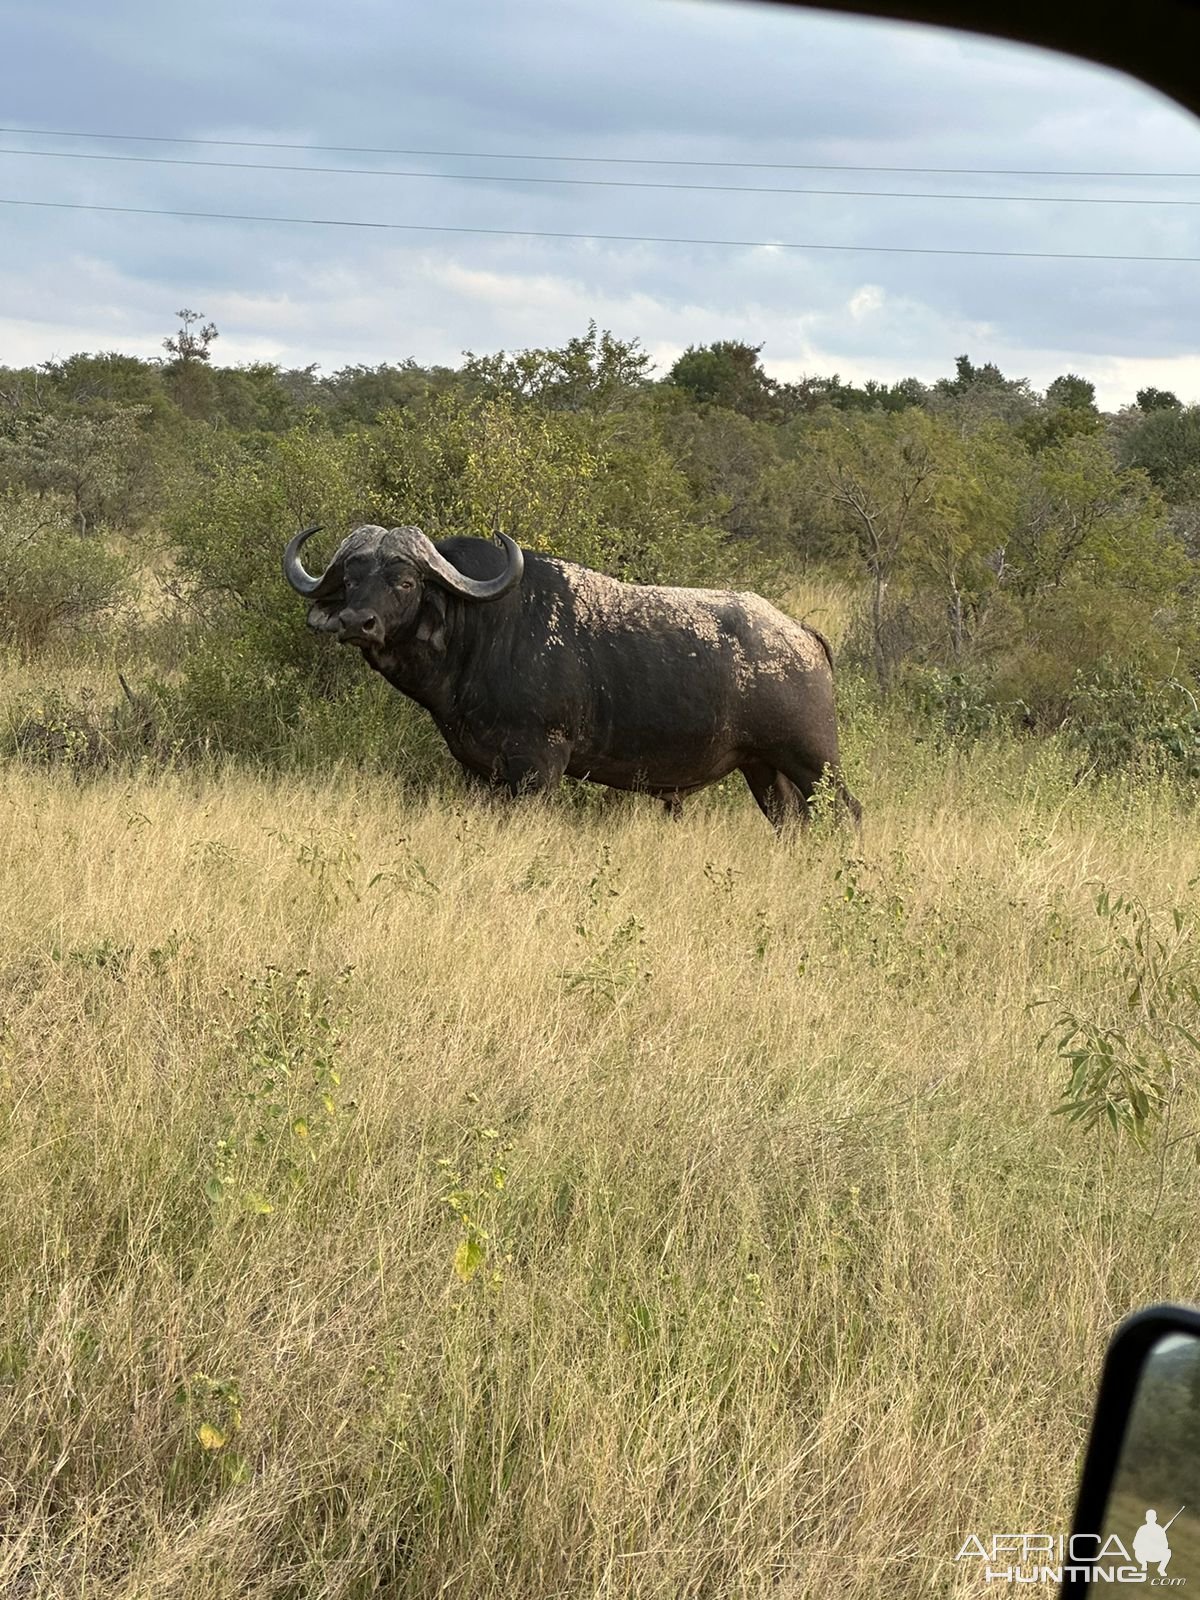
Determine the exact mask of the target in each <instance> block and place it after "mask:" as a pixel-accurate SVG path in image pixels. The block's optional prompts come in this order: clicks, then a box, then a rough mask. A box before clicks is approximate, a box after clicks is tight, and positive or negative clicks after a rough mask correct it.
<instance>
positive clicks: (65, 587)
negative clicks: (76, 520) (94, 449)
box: [0, 493, 131, 655]
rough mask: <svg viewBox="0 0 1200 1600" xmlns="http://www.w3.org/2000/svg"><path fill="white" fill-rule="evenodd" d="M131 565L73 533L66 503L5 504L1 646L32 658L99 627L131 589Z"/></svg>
mask: <svg viewBox="0 0 1200 1600" xmlns="http://www.w3.org/2000/svg"><path fill="white" fill-rule="evenodd" d="M130 576H131V575H130V571H129V568H128V565H127V564H126V563H125V562H123V561H122V560H121V559H120V558H119V557H118V556H115V555H113V554H112V553H111V552H109V551H107V550H106V549H104V547H103V545H101V544H99V543H98V542H97V541H96V540H94V539H89V538H85V537H84V536H83V535H81V534H80V533H79V532H78V531H77V529H76V528H75V527H74V526H73V517H72V512H71V507H70V506H69V505H68V504H67V503H66V502H64V501H63V500H62V499H60V498H58V497H54V496H48V495H43V496H40V497H35V496H33V495H29V494H14V493H9V494H7V495H3V496H0V643H2V644H7V645H9V646H11V647H14V648H15V649H16V650H17V651H19V652H20V653H21V654H23V655H31V654H33V653H35V652H36V651H38V650H40V649H41V648H42V647H43V646H45V645H46V644H48V643H49V642H50V641H51V640H52V639H53V638H54V637H55V636H56V635H58V634H59V633H61V632H63V631H64V630H66V629H69V628H72V627H77V626H80V625H81V624H83V623H94V622H95V621H96V620H97V618H99V617H101V616H103V615H104V614H105V613H106V612H109V611H112V610H113V609H114V608H115V607H116V606H117V605H118V604H119V603H120V602H121V600H122V599H124V598H125V596H126V594H127V593H128V591H129V588H130Z"/></svg>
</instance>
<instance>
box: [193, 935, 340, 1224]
mask: <svg viewBox="0 0 1200 1600" xmlns="http://www.w3.org/2000/svg"><path fill="white" fill-rule="evenodd" d="M350 970H351V969H349V968H347V969H345V971H343V972H342V974H341V975H340V976H339V978H338V979H337V986H338V987H344V986H345V984H346V983H348V981H349V978H350ZM247 989H248V998H249V1001H250V1014H249V1016H248V1017H247V1019H246V1020H245V1022H243V1024H242V1025H241V1027H240V1028H239V1029H238V1030H237V1032H236V1034H235V1035H234V1038H233V1041H232V1049H233V1052H234V1055H235V1058H236V1059H237V1061H238V1063H239V1064H240V1066H241V1069H242V1081H243V1083H244V1087H243V1088H242V1089H241V1090H240V1091H239V1094H238V1096H237V1099H238V1101H239V1102H240V1109H239V1110H238V1112H237V1113H236V1114H235V1115H234V1117H233V1118H232V1119H231V1124H230V1126H229V1127H228V1128H227V1129H226V1131H225V1132H224V1133H223V1134H222V1135H220V1136H219V1137H218V1138H217V1139H216V1140H215V1141H214V1143H213V1155H212V1163H211V1169H210V1174H209V1177H208V1179H207V1181H206V1183H205V1193H206V1195H207V1196H208V1199H209V1200H210V1201H211V1202H212V1203H213V1205H216V1206H221V1205H224V1204H226V1203H228V1202H233V1203H234V1204H235V1205H236V1206H237V1207H238V1209H240V1210H242V1211H244V1212H247V1213H249V1214H251V1215H257V1216H269V1215H270V1214H271V1212H273V1211H274V1209H275V1200H274V1199H272V1195H273V1194H274V1195H276V1196H277V1195H278V1193H279V1192H280V1189H281V1186H282V1188H283V1189H284V1191H285V1192H286V1190H287V1189H289V1188H294V1187H295V1186H296V1185H297V1184H299V1183H300V1182H301V1181H302V1180H303V1178H304V1177H305V1175H306V1173H307V1172H308V1171H309V1170H310V1169H311V1168H312V1167H313V1166H314V1165H315V1163H316V1161H317V1152H318V1150H319V1149H320V1148H321V1146H322V1144H323V1143H325V1142H326V1141H327V1140H328V1139H329V1138H330V1136H331V1135H332V1133H333V1132H334V1130H335V1128H336V1127H337V1125H338V1123H339V1121H340V1120H341V1118H342V1116H343V1114H344V1113H345V1112H347V1111H351V1110H353V1109H354V1102H353V1101H346V1100H340V1099H339V1090H340V1086H341V1081H342V1079H341V1071H340V1069H339V1067H338V1064H337V1051H338V1046H339V1043H340V1041H339V1039H338V1036H337V1033H336V1031H335V1027H334V1020H333V1015H332V1012H333V1006H334V997H333V996H332V995H330V994H328V993H325V992H323V991H322V989H321V988H320V987H318V986H317V985H316V984H315V983H314V981H313V978H312V975H311V974H310V973H308V972H306V971H303V970H301V971H297V972H295V973H291V974H285V973H283V972H281V971H280V970H279V969H278V968H275V967H268V968H267V970H266V973H265V975H264V976H262V977H257V976H255V977H251V978H249V979H248V980H247Z"/></svg>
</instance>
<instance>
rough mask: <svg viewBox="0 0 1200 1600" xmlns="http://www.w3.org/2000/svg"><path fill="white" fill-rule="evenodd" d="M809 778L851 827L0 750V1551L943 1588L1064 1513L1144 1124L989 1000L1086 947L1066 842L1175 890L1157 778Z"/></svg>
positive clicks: (272, 1573)
mask: <svg viewBox="0 0 1200 1600" xmlns="http://www.w3.org/2000/svg"><path fill="white" fill-rule="evenodd" d="M855 779H856V782H857V784H858V785H859V787H860V788H861V790H862V792H863V797H864V800H865V801H866V802H867V804H868V807H869V812H868V815H869V831H868V833H867V835H866V839H865V843H864V845H863V847H862V853H861V857H859V858H857V859H856V856H855V854H854V851H853V845H852V841H851V840H850V839H849V838H847V837H844V836H841V835H839V834H837V833H836V832H831V831H823V830H821V829H818V830H815V831H814V833H813V835H812V836H811V837H810V838H809V839H807V840H805V841H802V842H799V843H797V844H796V845H794V846H793V847H790V848H780V847H776V846H774V845H773V844H772V842H771V839H770V836H769V833H768V831H767V829H766V827H765V825H764V824H763V823H762V820H761V818H760V817H759V816H758V814H757V813H756V812H755V811H754V810H753V809H752V807H750V805H749V804H745V805H742V804H736V805H735V804H730V803H724V802H722V801H721V800H720V799H719V798H718V800H717V801H716V802H714V803H713V804H711V805H708V806H705V805H694V806H693V807H691V808H690V810H689V812H688V815H687V818H686V820H685V821H684V823H682V824H675V825H672V824H671V823H669V822H668V821H666V820H664V819H661V818H660V817H659V815H658V812H657V810H656V809H655V808H653V807H645V808H642V807H639V806H631V807H627V808H622V807H617V808H614V809H613V810H611V811H609V812H602V811H587V810H574V811H573V810H572V809H571V808H570V807H568V806H557V807H553V806H552V807H538V806H536V805H533V806H527V807H524V808H522V809H520V810H518V811H517V812H515V813H513V812H510V811H508V810H505V809H503V808H494V809H493V808H487V807H474V806H466V805H465V804H464V803H462V802H454V801H452V800H446V799H431V800H430V801H429V802H428V803H426V804H423V805H420V806H417V807H407V806H405V805H403V804H401V803H400V802H399V801H398V800H397V798H396V796H395V795H394V794H393V793H391V792H389V790H388V788H387V787H386V785H384V784H382V783H380V782H379V781H377V780H368V779H366V778H364V777H362V776H350V775H344V774H343V775H339V776H336V777H335V778H331V779H330V781H328V782H327V783H324V784H322V783H318V782H311V781H310V782H302V781H299V780H296V779H287V780H284V779H280V780H277V781H268V780H262V779H256V778H250V777H248V776H245V775H241V776H239V775H237V774H230V775H226V776H224V777H207V778H199V777H198V778H195V779H194V780H189V779H187V778H186V777H181V776H179V775H168V776H164V777H160V778H157V779H155V780H153V781H151V780H146V781H139V780H132V781H131V780H119V779H115V778H112V777H109V778H104V779H101V780H97V781H95V782H93V783H90V784H78V783H72V782H70V781H67V780H60V779H57V778H55V777H53V776H47V775H45V774H38V773H34V772H30V771H24V770H21V769H20V768H18V767H11V768H8V769H7V770H5V771H3V772H2V773H0V806H2V807H3V816H4V834H5V849H4V851H3V855H2V857H0V901H2V903H3V904H4V905H5V907H6V915H5V917H4V927H3V932H2V933H0V1005H2V1008H3V1023H2V1026H0V1093H2V1095H3V1103H4V1119H3V1123H2V1124H0V1228H2V1237H3V1240H4V1255H3V1274H2V1277H0V1294H2V1296H3V1301H2V1305H3V1334H2V1340H3V1343H2V1347H0V1516H2V1517H3V1526H4V1532H5V1543H4V1544H3V1546H2V1547H0V1592H3V1593H4V1594H6V1595H8V1594H11V1595H13V1596H33V1595H39V1596H41V1595H46V1596H51V1595H53V1596H68V1595H69V1596H85V1595H86V1596H97V1597H99V1596H105V1597H112V1596H123V1597H130V1600H132V1597H134V1596H136V1597H139V1600H141V1597H151V1596H164V1597H165V1596H176V1595H178V1596H187V1597H189V1600H209V1597H212V1600H215V1597H218V1596H220V1597H233V1596H238V1597H266V1596H272V1597H276V1596H295V1597H299V1596H310V1595H321V1596H330V1597H343V1596H345V1597H351V1596H354V1597H357V1596H367V1595H375V1594H384V1595H394V1596H402V1595H404V1596H407V1595H412V1596H426V1595H434V1594H446V1595H463V1596H471V1597H484V1596H502V1595H503V1596H506V1597H511V1596H566V1595H571V1596H600V1595H603V1596H635V1595H636V1596H639V1597H642V1596H647V1597H649V1596H654V1597H662V1600H678V1597H680V1596H687V1595H695V1596H718V1595H719V1596H743V1595H744V1596H765V1595H771V1596H776V1597H785V1596H786V1597H800V1596H805V1597H807V1596H813V1597H816V1596H826V1595H831V1594H839V1595H847V1596H864V1597H866V1596H874V1595H882V1594H888V1595H917V1594H922V1595H930V1594H933V1595H968V1594H973V1593H976V1592H983V1586H982V1585H981V1584H979V1583H978V1574H972V1573H968V1572H966V1571H964V1565H965V1564H958V1565H956V1564H955V1562H954V1559H953V1558H954V1555H955V1552H956V1551H957V1550H958V1549H959V1548H960V1546H961V1544H962V1541H963V1539H964V1538H965V1537H966V1535H967V1534H968V1533H970V1532H972V1531H974V1532H978V1533H980V1534H981V1535H983V1536H984V1537H985V1538H986V1537H988V1536H990V1534H991V1533H992V1532H993V1531H996V1532H999V1531H1009V1530H1012V1529H1021V1528H1030V1529H1034V1530H1040V1529H1043V1528H1051V1529H1057V1528H1061V1527H1063V1525H1064V1519H1065V1518H1066V1516H1067V1514H1068V1510H1069V1503H1070V1500H1071V1495H1072V1490H1073V1483H1074V1475H1075V1469H1076V1464H1077V1452H1078V1448H1079V1446H1080V1443H1081V1440H1082V1437H1083V1430H1084V1428H1085V1419H1086V1414H1087V1411H1088V1408H1089V1406H1090V1402H1091V1393H1092V1385H1093V1379H1094V1374H1095V1372H1096V1371H1097V1367H1098V1361H1099V1357H1100V1353H1101V1350H1102V1347H1103V1344H1104V1342H1105V1340H1106V1339H1107V1337H1108V1334H1109V1332H1110V1331H1111V1328H1112V1326H1113V1324H1114V1322H1115V1320H1116V1319H1117V1318H1118V1317H1119V1316H1120V1315H1122V1314H1123V1313H1124V1312H1125V1311H1126V1310H1128V1309H1129V1308H1130V1307H1133V1306H1135V1305H1137V1304H1139V1303H1141V1302H1144V1301H1147V1300H1152V1299H1155V1298H1158V1297H1162V1296H1171V1297H1189V1296H1196V1295H1197V1294H1198V1293H1200V1288H1198V1284H1197V1278H1198V1275H1200V1267H1198V1265H1197V1261H1198V1257H1197V1251H1196V1242H1197V1239H1196V1221H1195V1217H1196V1212H1195V1203H1194V1202H1195V1179H1194V1178H1193V1176H1192V1169H1191V1168H1190V1167H1189V1166H1188V1165H1187V1161H1186V1159H1185V1158H1183V1157H1182V1156H1181V1159H1180V1161H1179V1163H1178V1164H1176V1162H1175V1161H1174V1159H1173V1158H1172V1159H1170V1160H1168V1161H1167V1162H1166V1164H1165V1166H1164V1168H1163V1170H1162V1174H1161V1176H1162V1192H1161V1194H1160V1195H1156V1192H1155V1191H1156V1189H1157V1187H1158V1184H1159V1176H1160V1173H1159V1162H1158V1158H1157V1155H1156V1154H1155V1153H1154V1152H1153V1151H1152V1152H1151V1153H1150V1154H1139V1153H1138V1152H1136V1151H1135V1150H1132V1149H1128V1148H1122V1149H1121V1150H1119V1151H1118V1152H1116V1153H1115V1155H1114V1153H1113V1152H1112V1151H1111V1149H1110V1148H1109V1147H1108V1146H1107V1145H1106V1144H1105V1143H1104V1142H1103V1141H1099V1140H1097V1139H1095V1138H1087V1137H1084V1136H1081V1135H1080V1134H1079V1133H1078V1132H1077V1131H1076V1130H1075V1129H1074V1128H1072V1127H1070V1126H1068V1125H1066V1124H1065V1122H1064V1119H1062V1118H1056V1117H1052V1116H1051V1115H1050V1113H1051V1110H1052V1108H1053V1106H1054V1104H1055V1102H1056V1096H1057V1093H1058V1091H1059V1089H1060V1088H1061V1084H1062V1077H1063V1074H1062V1070H1061V1068H1060V1067H1059V1066H1058V1065H1057V1064H1056V1063H1055V1062H1054V1060H1053V1055H1052V1051H1047V1050H1046V1049H1044V1048H1043V1049H1039V1047H1038V1042H1037V1041H1038V1039H1039V1036H1040V1034H1041V1032H1042V1031H1043V1029H1044V1027H1045V1025H1046V1020H1047V1017H1046V1013H1045V1012H1044V1011H1037V1012H1034V1013H1031V1012H1030V1011H1029V1009H1028V1004H1029V1002H1030V1001H1031V1000H1033V999H1035V998H1038V997H1040V996H1045V995H1050V994H1052V993H1054V992H1055V991H1056V990H1061V991H1062V992H1063V994H1064V995H1065V996H1067V997H1069V998H1070V1000H1071V1001H1072V1002H1073V1003H1074V1004H1075V1005H1076V1006H1077V1007H1079V1008H1081V1009H1082V1008H1089V1007H1090V1008H1091V1010H1092V1011H1094V1012H1095V1011H1098V1010H1100V1009H1102V1008H1103V1007H1104V1006H1105V1005H1107V1004H1109V1003H1110V1002H1111V1001H1112V1000H1113V999H1114V998H1115V996H1116V982H1117V980H1116V978H1115V977H1114V974H1113V968H1112V964H1111V961H1110V958H1109V956H1108V955H1107V954H1105V949H1106V946H1107V944H1108V943H1109V940H1108V934H1107V932H1106V928H1105V926H1104V924H1103V922H1102V919H1098V918H1097V916H1096V914H1095V911H1094V906H1093V900H1094V889H1093V888H1092V887H1091V886H1092V885H1093V884H1094V883H1095V882H1096V881H1102V882H1105V883H1107V884H1109V885H1110V886H1112V887H1114V888H1125V889H1130V890H1134V891H1136V892H1137V893H1138V894H1140V895H1141V896H1142V898H1143V899H1144V900H1145V902H1146V903H1147V905H1148V906H1150V907H1152V908H1155V909H1165V908H1167V907H1169V906H1172V905H1177V906H1180V907H1183V908H1184V909H1185V910H1186V911H1187V912H1188V914H1189V915H1191V914H1193V913H1194V912H1195V910H1196V897H1197V896H1196V888H1195V884H1194V881H1193V883H1192V884H1190V885H1189V884H1188V880H1189V878H1192V876H1193V873H1194V870H1195V866H1194V860H1195V845H1194V825H1193V824H1192V822H1191V821H1190V820H1189V819H1187V818H1185V817H1183V816H1181V815H1179V814H1178V813H1177V812H1176V811H1175V810H1174V809H1173V808H1172V806H1171V803H1170V801H1169V799H1168V798H1167V797H1165V796H1163V795H1159V794H1157V793H1152V792H1146V793H1144V794H1143V795H1141V796H1140V797H1137V798H1136V800H1134V799H1129V798H1128V797H1127V798H1126V799H1125V800H1122V801H1120V802H1119V801H1118V799H1117V798H1115V797H1109V798H1105V797H1104V796H1100V797H1097V796H1095V795H1094V794H1088V793H1085V792H1083V791H1078V790H1075V791H1073V790H1072V789H1071V788H1070V786H1069V783H1068V782H1067V781H1066V778H1065V776H1064V773H1063V772H1062V771H1061V770H1060V768H1059V767H1058V765H1056V763H1055V760H1054V759H1053V757H1052V754H1046V755H1045V756H1044V757H1034V758H1032V759H1018V758H1016V757H1015V756H1014V753H1013V751H1012V750H1011V749H1008V750H1006V749H1003V748H1001V747H999V746H997V747H996V748H995V749H992V750H984V751H981V752H980V753H979V754H978V755H977V756H976V757H975V758H974V759H973V760H971V761H968V762H966V763H954V762H949V761H947V762H942V761H939V760H938V759H936V758H935V757H934V756H933V754H932V753H930V752H929V751H928V750H927V749H926V750H924V751H919V752H916V753H915V754H914V752H913V751H911V750H908V751H902V750H900V749H898V748H897V749H895V750H892V749H889V746H888V742H887V740H886V738H882V737H881V738H879V740H878V741H877V743H876V745H875V749H874V754H873V756H872V761H871V764H870V766H869V767H868V766H863V765H862V764H861V763H860V770H859V771H857V772H856V774H855ZM1185 954H1186V952H1185ZM1180 959H1183V957H1181V958H1180ZM299 973H303V974H307V976H304V977H298V976H297V974H299ZM456 1259H457V1261H458V1263H459V1265H460V1266H462V1267H463V1268H464V1270H466V1269H467V1268H469V1267H470V1266H471V1265H473V1264H474V1263H475V1262H476V1261H478V1265H477V1266H476V1269H475V1270H474V1272H473V1274H472V1275H471V1276H470V1277H469V1279H468V1280H464V1279H463V1278H462V1277H460V1276H459V1275H458V1273H456V1271H455V1261H456ZM201 1430H204V1439H205V1440H206V1441H207V1444H208V1445H209V1446H213V1448H206V1447H205V1443H204V1442H202V1441H201V1437H200V1435H201ZM976 1586H978V1587H976Z"/></svg>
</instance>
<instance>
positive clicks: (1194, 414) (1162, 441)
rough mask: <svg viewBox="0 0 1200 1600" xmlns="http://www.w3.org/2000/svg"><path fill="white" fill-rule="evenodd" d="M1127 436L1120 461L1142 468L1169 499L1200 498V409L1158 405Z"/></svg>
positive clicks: (1124, 437)
mask: <svg viewBox="0 0 1200 1600" xmlns="http://www.w3.org/2000/svg"><path fill="white" fill-rule="evenodd" d="M1142 410H1143V411H1144V413H1145V414H1144V415H1143V416H1142V417H1141V418H1140V419H1139V420H1138V421H1137V422H1136V423H1135V424H1134V425H1133V426H1132V427H1131V428H1129V429H1128V431H1127V432H1125V433H1124V435H1123V437H1122V439H1121V444H1120V450H1121V462H1122V464H1123V465H1124V466H1127V467H1142V468H1144V469H1145V471H1146V472H1147V473H1149V475H1150V477H1151V478H1152V479H1153V480H1154V482H1155V483H1156V484H1157V485H1158V487H1159V488H1160V489H1161V490H1162V492H1163V493H1164V494H1165V495H1166V496H1167V498H1168V499H1169V500H1194V499H1196V498H1197V496H1198V495H1200V406H1179V405H1174V406H1169V405H1155V406H1151V407H1149V408H1148V409H1147V408H1146V407H1143V408H1142Z"/></svg>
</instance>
